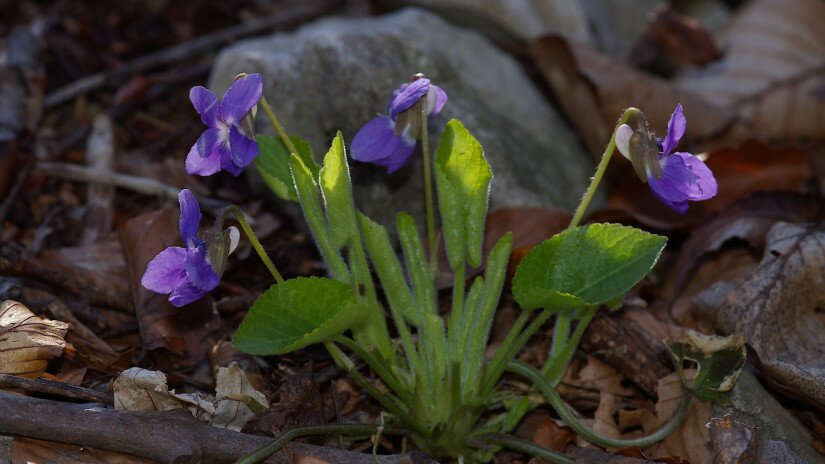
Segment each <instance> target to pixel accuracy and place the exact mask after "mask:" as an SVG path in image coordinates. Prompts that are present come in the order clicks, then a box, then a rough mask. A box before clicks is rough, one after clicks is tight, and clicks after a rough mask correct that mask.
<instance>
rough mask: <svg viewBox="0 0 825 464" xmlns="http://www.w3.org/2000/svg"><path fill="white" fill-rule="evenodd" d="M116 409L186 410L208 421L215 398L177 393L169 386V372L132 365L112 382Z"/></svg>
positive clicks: (213, 410)
mask: <svg viewBox="0 0 825 464" xmlns="http://www.w3.org/2000/svg"><path fill="white" fill-rule="evenodd" d="M112 393H114V396H115V409H123V410H126V411H142V412H149V411H171V410H175V409H186V410H188V411H189V412H190V413H191V414H192V415H193V416H195V417H197V418H199V419H202V420H206V421H208V420H209V419H211V417H212V415H213V414H214V413H215V406H214V405H213V404H212V398H211V397H209V396H207V395H202V394H200V393H175V391H174V390H169V387H168V386H167V385H166V374H164V373H163V372H160V371H150V370H147V369H142V368H140V367H132V368H129V369H126V370H125V371H123V372H121V373H120V375H118V376H117V378H116V379H115V380H114V381H112Z"/></svg>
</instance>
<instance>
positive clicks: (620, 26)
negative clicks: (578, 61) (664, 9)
mask: <svg viewBox="0 0 825 464" xmlns="http://www.w3.org/2000/svg"><path fill="white" fill-rule="evenodd" d="M661 3H663V0H583V2H582V5H584V8H585V11H586V12H587V16H588V19H589V21H590V24H591V25H592V28H593V34H594V35H595V36H596V41H597V42H598V44H599V47H598V48H599V49H600V50H601V51H603V52H604V53H606V54H608V55H611V56H614V57H624V56H625V55H627V54H628V53H629V52H630V50H631V48H632V47H633V44H634V43H636V41H637V40H638V39H639V38H640V37H641V36H642V33H643V32H644V30H645V28H646V27H647V16H648V13H650V12H651V11H652V10H653V9H654V8H656V7H657V6H658V5H660V4H661Z"/></svg>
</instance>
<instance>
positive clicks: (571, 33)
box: [384, 0, 593, 44]
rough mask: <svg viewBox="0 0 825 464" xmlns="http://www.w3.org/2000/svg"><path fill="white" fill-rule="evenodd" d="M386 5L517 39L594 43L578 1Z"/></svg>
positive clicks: (415, 0) (395, 0)
mask: <svg viewBox="0 0 825 464" xmlns="http://www.w3.org/2000/svg"><path fill="white" fill-rule="evenodd" d="M384 3H386V4H389V5H414V6H420V7H424V8H428V9H431V10H433V11H435V12H437V13H439V14H441V15H443V16H444V17H445V18H447V19H448V20H450V21H451V22H452V23H454V24H458V25H461V26H466V27H469V28H472V29H476V30H479V31H482V32H484V33H485V34H488V35H490V36H492V37H497V36H501V35H505V36H510V37H513V38H516V39H520V40H527V41H531V40H535V39H538V38H539V37H541V36H543V35H548V34H559V35H562V36H564V37H565V38H566V39H568V40H573V41H576V42H582V43H587V44H592V43H593V37H592V34H591V32H590V27H589V25H588V22H587V15H586V14H585V11H584V8H583V7H582V4H581V2H580V0H384Z"/></svg>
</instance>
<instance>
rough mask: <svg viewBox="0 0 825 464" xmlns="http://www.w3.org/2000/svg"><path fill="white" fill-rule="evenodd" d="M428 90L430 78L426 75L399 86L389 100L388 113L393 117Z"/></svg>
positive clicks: (413, 103) (411, 104)
mask: <svg viewBox="0 0 825 464" xmlns="http://www.w3.org/2000/svg"><path fill="white" fill-rule="evenodd" d="M429 90H430V80H429V79H427V78H426V77H422V78H419V79H416V80H414V81H412V82H410V83H409V84H405V85H403V86H401V87H400V88H399V89H398V90H397V91H396V92H395V94H394V95H393V97H392V100H390V105H389V113H390V117H391V118H392V119H395V118H396V117H397V116H398V114H399V113H401V112H402V111H404V110H407V109H409V108H410V107H411V106H413V105H415V104H416V103H418V101H419V100H421V99H422V98H423V97H424V96H425V95H427V92H428V91H429Z"/></svg>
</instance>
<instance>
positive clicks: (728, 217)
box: [674, 160, 823, 291]
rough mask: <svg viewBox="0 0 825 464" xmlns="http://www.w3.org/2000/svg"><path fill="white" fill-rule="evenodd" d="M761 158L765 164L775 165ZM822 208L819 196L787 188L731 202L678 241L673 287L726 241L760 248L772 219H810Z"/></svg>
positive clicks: (809, 220)
mask: <svg viewBox="0 0 825 464" xmlns="http://www.w3.org/2000/svg"><path fill="white" fill-rule="evenodd" d="M764 161H765V164H764V165H765V166H775V165H776V163H770V162H769V161H768V160H764ZM741 174H742V177H750V176H749V175H747V173H744V172H743V173H741ZM822 208H823V205H822V202H821V200H820V198H818V197H816V196H813V195H802V194H798V193H791V192H763V193H758V194H754V195H751V196H749V197H747V198H743V199H741V200H738V201H736V202H734V203H731V204H730V205H729V206H727V207H726V208H725V209H724V210H723V211H721V212H720V213H719V214H718V215H717V216H716V217H714V218H713V219H712V220H710V221H708V222H706V223H704V224H702V225H700V226H698V227H696V228H694V229H693V231H691V233H690V237H688V239H687V240H686V241H685V243H684V244H683V245H682V248H681V250H680V252H679V259H678V261H677V262H676V266H675V268H674V274H675V276H676V287H677V291H678V289H679V288H680V287H681V285H682V282H683V281H685V280H687V279H688V278H689V277H690V275H691V273H692V272H691V271H692V270H693V269H694V268H695V267H696V266H698V265H699V264H700V260H701V258H702V257H703V256H704V255H706V254H709V253H712V252H716V251H718V250H719V249H720V248H722V246H723V245H724V244H725V243H727V242H728V241H730V240H733V239H737V240H743V241H745V242H747V244H748V245H749V247H750V248H752V249H757V250H758V249H761V248H762V247H764V246H765V235H766V234H767V233H768V230H769V229H770V228H771V226H773V225H774V224H775V223H776V222H778V221H785V222H813V221H815V220H816V219H817V218H819V217H821V215H822Z"/></svg>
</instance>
